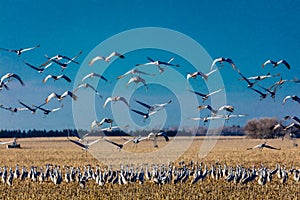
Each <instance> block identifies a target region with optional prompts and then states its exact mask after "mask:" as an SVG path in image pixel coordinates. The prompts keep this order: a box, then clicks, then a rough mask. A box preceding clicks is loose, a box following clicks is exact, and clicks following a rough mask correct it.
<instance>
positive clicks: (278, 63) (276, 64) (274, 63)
mask: <svg viewBox="0 0 300 200" xmlns="http://www.w3.org/2000/svg"><path fill="white" fill-rule="evenodd" d="M267 64H272V65H273V67H277V66H278V65H280V64H284V65H285V66H286V68H288V69H291V66H290V64H289V63H288V62H287V61H285V60H279V61H277V62H275V61H273V60H267V61H266V62H264V64H262V67H263V68H264V67H265V66H266V65H267Z"/></svg>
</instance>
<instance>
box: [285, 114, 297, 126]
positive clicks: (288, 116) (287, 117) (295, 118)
mask: <svg viewBox="0 0 300 200" xmlns="http://www.w3.org/2000/svg"><path fill="white" fill-rule="evenodd" d="M288 119H292V120H294V121H295V122H296V123H298V124H300V119H299V118H298V117H296V116H290V115H287V116H285V117H284V120H288Z"/></svg>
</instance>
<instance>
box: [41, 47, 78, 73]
mask: <svg viewBox="0 0 300 200" xmlns="http://www.w3.org/2000/svg"><path fill="white" fill-rule="evenodd" d="M81 54H82V51H80V52H79V53H78V54H77V55H76V56H74V57H73V58H71V59H70V60H68V61H66V62H60V61H58V60H57V59H53V57H52V58H49V57H48V55H45V57H46V58H47V59H48V60H49V61H51V62H54V63H56V64H58V65H60V66H61V68H62V70H64V69H66V68H67V67H68V65H69V64H70V63H71V62H74V60H75V59H77V58H78V57H79V56H80V55H81ZM76 63H77V62H76Z"/></svg>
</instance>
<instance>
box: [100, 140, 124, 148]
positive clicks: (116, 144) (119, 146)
mask: <svg viewBox="0 0 300 200" xmlns="http://www.w3.org/2000/svg"><path fill="white" fill-rule="evenodd" d="M104 141H106V142H109V143H111V144H113V145H115V146H117V147H118V148H119V149H122V148H123V144H118V143H116V142H114V141H111V140H109V139H106V138H104Z"/></svg>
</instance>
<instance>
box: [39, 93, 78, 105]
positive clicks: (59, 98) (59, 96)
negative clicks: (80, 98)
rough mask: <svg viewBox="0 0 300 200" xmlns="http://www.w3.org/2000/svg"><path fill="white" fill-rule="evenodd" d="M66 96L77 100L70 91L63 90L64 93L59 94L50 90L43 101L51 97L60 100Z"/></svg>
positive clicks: (47, 100)
mask: <svg viewBox="0 0 300 200" xmlns="http://www.w3.org/2000/svg"><path fill="white" fill-rule="evenodd" d="M66 96H70V97H71V98H72V99H73V100H74V101H76V100H77V96H76V95H75V94H74V93H72V92H70V91H68V90H67V91H65V92H64V93H62V94H61V95H59V94H56V93H55V92H52V93H51V94H50V95H49V96H48V97H47V98H46V99H45V102H46V103H48V102H49V101H50V100H51V99H52V98H54V97H55V98H57V99H58V100H59V101H61V100H62V99H63V98H65V97H66Z"/></svg>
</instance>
